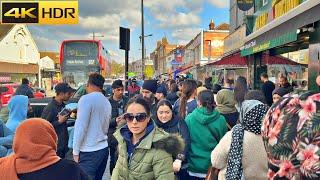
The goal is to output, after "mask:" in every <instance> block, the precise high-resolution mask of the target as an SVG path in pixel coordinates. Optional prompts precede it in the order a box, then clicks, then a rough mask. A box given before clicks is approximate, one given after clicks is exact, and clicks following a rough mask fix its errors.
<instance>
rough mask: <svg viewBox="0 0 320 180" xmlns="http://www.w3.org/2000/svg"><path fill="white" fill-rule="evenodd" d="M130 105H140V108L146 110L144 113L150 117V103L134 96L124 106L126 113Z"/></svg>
mask: <svg viewBox="0 0 320 180" xmlns="http://www.w3.org/2000/svg"><path fill="white" fill-rule="evenodd" d="M131 104H140V105H141V106H143V107H144V109H145V110H146V113H147V115H148V116H150V111H151V109H150V106H151V105H150V103H148V101H146V100H145V99H144V98H142V97H139V96H135V97H133V98H131V99H130V100H129V102H128V103H127V105H126V108H125V111H127V109H128V107H129V106H130V105H131Z"/></svg>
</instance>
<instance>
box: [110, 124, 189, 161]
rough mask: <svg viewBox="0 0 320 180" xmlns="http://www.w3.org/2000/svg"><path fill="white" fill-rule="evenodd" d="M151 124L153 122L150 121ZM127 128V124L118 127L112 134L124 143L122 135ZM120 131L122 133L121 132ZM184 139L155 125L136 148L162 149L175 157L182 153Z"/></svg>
mask: <svg viewBox="0 0 320 180" xmlns="http://www.w3.org/2000/svg"><path fill="white" fill-rule="evenodd" d="M150 123H152V125H154V124H153V122H150ZM124 130H129V129H128V127H127V125H125V126H124V127H122V128H120V129H118V130H117V131H116V132H115V133H114V134H113V135H114V137H115V138H116V139H117V141H118V142H119V143H124V141H126V140H125V138H124V137H123V135H122V134H123V131H124ZM121 131H122V133H121ZM184 146H185V144H184V141H183V139H182V137H180V136H179V135H178V134H169V133H167V132H165V131H164V130H162V129H160V128H158V127H155V126H154V128H153V129H152V131H151V132H150V133H148V135H146V137H144V139H143V140H142V141H141V142H140V143H139V145H138V146H137V147H136V148H141V149H151V148H155V149H162V150H164V151H166V152H167V153H169V154H171V155H172V156H173V157H176V156H177V155H178V154H180V153H182V152H183V150H184Z"/></svg>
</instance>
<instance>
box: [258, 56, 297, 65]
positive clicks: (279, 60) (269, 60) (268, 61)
mask: <svg viewBox="0 0 320 180" xmlns="http://www.w3.org/2000/svg"><path fill="white" fill-rule="evenodd" d="M262 64H265V65H274V64H283V65H303V64H300V63H297V62H295V61H292V60H291V59H288V58H285V57H283V56H268V55H267V54H263V55H262Z"/></svg>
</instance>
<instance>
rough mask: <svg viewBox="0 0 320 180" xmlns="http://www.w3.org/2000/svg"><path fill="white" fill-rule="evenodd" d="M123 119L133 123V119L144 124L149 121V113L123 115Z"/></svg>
mask: <svg viewBox="0 0 320 180" xmlns="http://www.w3.org/2000/svg"><path fill="white" fill-rule="evenodd" d="M123 118H124V119H125V120H126V121H133V119H136V120H137V121H138V122H143V121H145V120H146V119H147V113H137V114H136V115H133V114H132V113H126V114H124V115H123Z"/></svg>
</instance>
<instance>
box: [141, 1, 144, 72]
mask: <svg viewBox="0 0 320 180" xmlns="http://www.w3.org/2000/svg"><path fill="white" fill-rule="evenodd" d="M143 16H144V14H143V0H141V46H142V47H141V49H142V51H141V52H142V53H141V54H142V57H141V58H142V73H143V74H144V66H145V62H144V58H145V54H144V53H145V52H144V49H145V48H144V17H143Z"/></svg>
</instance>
